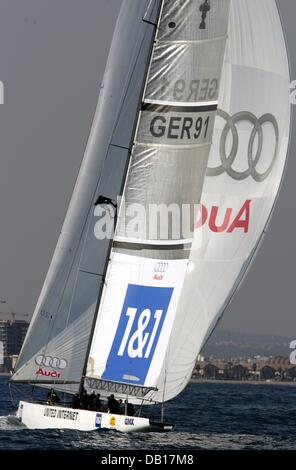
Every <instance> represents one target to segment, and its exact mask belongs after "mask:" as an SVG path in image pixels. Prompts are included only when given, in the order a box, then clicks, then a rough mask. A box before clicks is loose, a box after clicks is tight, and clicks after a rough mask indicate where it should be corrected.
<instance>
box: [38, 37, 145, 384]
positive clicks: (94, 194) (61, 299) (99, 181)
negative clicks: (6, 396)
mask: <svg viewBox="0 0 296 470" xmlns="http://www.w3.org/2000/svg"><path fill="white" fill-rule="evenodd" d="M145 39H146V37H145V35H143V38H142V40H141V43H140V47H139V52H138V54H137V56H136V59H135V61H134V63H133V66H132V68H131V70H130V72H129V74H130V78H129V81H128V83H127V86H126V92H125V94H124V96H123V98H122V102H121V105H120V108H119V111H118V118H117V120H116V121H115V124H114V126H113V130H112V133H111V139H110V142H112V138H113V135H114V132H115V129H116V126H117V124H118V121H119V119H120V115H121V111H122V108H123V105H124V102H125V98H126V96H127V93H128V91H129V86H130V83H131V80H132V76H133V72H134V71H135V68H136V66H137V64H138V60H139V57H140V53H141V51H142V46H143V43H144V41H145ZM87 145H88V143H87V144H86V147H85V151H86V148H87ZM110 145H112V144H111V143H109V146H110ZM109 146H108V149H109ZM108 149H107V152H106V156H105V159H104V162H103V165H102V172H101V175H100V177H99V180H98V183H97V185H96V188H95V191H94V193H93V197H92V199H91V201H93V200H94V199H95V196H96V193H97V191H98V187H99V185H100V183H101V179H102V176H103V169H104V166H105V163H106V160H107V156H108ZM82 160H83V159H82ZM81 166H82V162H81V165H80V168H81ZM78 177H79V174H78ZM78 177H77V179H78ZM76 183H77V180H76ZM76 183H75V186H76ZM75 186H74V190H75ZM74 190H73V192H74ZM72 194H73V193H72ZM91 210H92V202H91V205H90V208H89V211H88V212H87V216H86V220H85V223H84V225H83V228H82V232H81V236H80V238H79V240H78V244H77V247H76V249H75V254H74V257H73V261H72V263H71V266H70V269H69V272H68V276H67V278H66V280H65V283H64V288H63V290H62V294H61V297H60V302H59V304H58V307H57V310H56V313H55V314H54V318H53V320H54V321H53V322H52V324H51V327H50V328H49V331H48V336H47V343H46V345H45V349H44V353H46V350H47V346H48V343H49V341H50V338H51V333H52V330H53V327H54V325H55V319H56V318H57V315H58V312H59V310H60V307H61V304H62V301H63V299H64V294H65V290H66V288H67V285H68V282H69V278H70V275H71V272H72V269H73V266H74V263H75V261H76V256H77V253H78V251H79V249H80V245H81V242H82V239H83V237H84V231H85V229H86V226H87V223H88V218H89V215H90V212H91ZM90 222H91V221H90ZM87 233H88V231H87V232H86V234H85V240H84V246H85V243H86V240H87ZM83 251H84V247H83V248H82V249H81V255H80V260H79V263H78V265H80V262H81V258H82V255H83ZM78 269H79V268H78ZM77 279H78V275H77V276H76V280H75V287H74V289H73V294H72V299H73V297H74V293H75V288H76V285H77ZM71 305H72V301H71ZM70 314H71V308H69V310H68V315H67V323H66V326H65V328H67V326H68V321H69V318H70ZM36 317H37V315H36ZM36 377H37V374H35V378H36Z"/></svg>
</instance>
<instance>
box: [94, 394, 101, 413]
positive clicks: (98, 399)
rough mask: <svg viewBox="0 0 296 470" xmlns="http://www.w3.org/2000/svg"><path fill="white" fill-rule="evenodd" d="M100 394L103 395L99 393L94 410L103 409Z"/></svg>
mask: <svg viewBox="0 0 296 470" xmlns="http://www.w3.org/2000/svg"><path fill="white" fill-rule="evenodd" d="M100 396H101V395H100V394H99V393H97V395H96V398H95V401H94V410H95V411H101V410H102V403H101V399H100Z"/></svg>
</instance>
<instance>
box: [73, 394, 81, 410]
mask: <svg viewBox="0 0 296 470" xmlns="http://www.w3.org/2000/svg"><path fill="white" fill-rule="evenodd" d="M72 408H75V409H78V408H80V397H79V393H76V395H75V396H74V398H73V401H72Z"/></svg>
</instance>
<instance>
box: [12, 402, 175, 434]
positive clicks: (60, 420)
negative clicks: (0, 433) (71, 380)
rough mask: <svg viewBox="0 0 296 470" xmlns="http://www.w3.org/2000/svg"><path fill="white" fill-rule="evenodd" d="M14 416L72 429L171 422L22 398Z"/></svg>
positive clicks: (141, 428)
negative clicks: (154, 421)
mask: <svg viewBox="0 0 296 470" xmlns="http://www.w3.org/2000/svg"><path fill="white" fill-rule="evenodd" d="M16 417H17V419H18V420H19V422H20V423H22V424H23V425H24V426H26V427H27V428H29V429H75V430H78V431H98V430H101V429H113V430H116V431H120V432H168V431H172V429H173V426H172V425H169V424H168V425H165V424H163V423H153V422H150V420H149V419H148V418H139V417H136V416H133V417H131V416H125V415H116V414H112V413H101V412H96V411H87V410H80V409H73V408H66V407H62V406H49V405H40V404H36V403H29V402H25V401H21V402H20V403H19V408H18V411H17V414H16Z"/></svg>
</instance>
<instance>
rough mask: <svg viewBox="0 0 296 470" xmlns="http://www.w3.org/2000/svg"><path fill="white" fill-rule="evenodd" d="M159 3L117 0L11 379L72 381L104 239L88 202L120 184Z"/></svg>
mask: <svg viewBox="0 0 296 470" xmlns="http://www.w3.org/2000/svg"><path fill="white" fill-rule="evenodd" d="M148 6H149V8H147V7H148ZM159 7H160V0H155V1H154V0H153V1H152V2H151V1H150V2H148V0H139V1H137V2H134V0H125V1H124V3H123V6H122V9H121V12H120V15H119V19H118V22H117V26H116V29H115V33H114V38H113V42H112V46H111V50H110V54H109V59H108V64H107V68H106V73H105V76H104V81H103V85H102V88H101V92H100V98H99V103H98V107H97V111H96V115H95V118H94V121H93V125H92V130H91V134H90V138H89V141H88V146H87V149H86V153H85V156H84V159H83V162H82V167H81V170H80V173H79V176H78V180H77V183H76V186H75V189H74V193H73V196H72V200H71V203H70V206H69V209H68V212H67V216H66V220H65V222H64V225H63V228H62V232H61V235H60V238H59V241H58V244H57V247H56V250H55V253H54V257H53V260H52V263H51V266H50V269H49V272H48V274H47V277H46V280H45V283H44V286H43V289H42V292H41V294H40V298H39V300H38V303H37V306H36V309H35V312H34V315H33V318H32V321H31V324H30V328H29V331H28V334H27V337H26V340H25V342H24V345H23V348H22V351H21V354H20V357H19V360H18V363H17V367H16V371H15V373H14V375H13V377H12V380H13V381H32V382H37V383H43V382H48V381H50V380H51V381H54V382H58V383H62V382H63V381H64V382H65V386H64V387H62V386H60V385H59V388H63V389H64V390H66V391H67V390H68V391H75V390H77V388H78V386H79V385H78V384H79V383H80V380H81V376H82V375H83V369H84V364H85V357H86V354H87V350H88V345H89V341H90V335H91V331H92V324H93V319H94V314H95V310H96V305H97V300H98V296H99V294H100V292H101V289H102V285H103V275H104V271H105V263H106V257H107V256H108V252H109V244H110V240H98V239H96V237H95V234H94V226H95V224H96V222H97V216H96V212H97V208H96V207H95V205H94V204H95V201H96V200H97V199H98V196H99V195H104V196H107V197H108V198H111V199H113V198H114V200H116V197H117V195H118V194H119V193H120V191H121V187H122V184H123V178H124V175H125V170H126V165H127V162H128V160H129V156H130V145H131V140H132V138H133V135H134V128H135V124H136V122H137V115H138V107H139V99H140V98H141V96H142V93H143V87H144V84H145V79H146V73H147V63H148V62H149V58H150V55H151V48H152V42H153V39H154V35H155V27H154V26H153V23H155V21H156V19H157V16H158V14H159ZM143 20H144V21H143ZM126 116H128V117H129V118H128V119H126ZM70 382H71V383H70ZM73 382H76V383H77V385H76V386H75V384H73ZM67 384H68V385H67Z"/></svg>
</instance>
